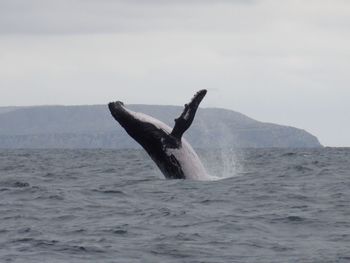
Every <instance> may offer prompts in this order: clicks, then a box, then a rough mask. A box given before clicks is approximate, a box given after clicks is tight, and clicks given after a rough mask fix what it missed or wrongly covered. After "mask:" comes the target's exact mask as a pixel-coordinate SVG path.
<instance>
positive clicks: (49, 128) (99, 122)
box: [0, 105, 322, 149]
mask: <svg viewBox="0 0 350 263" xmlns="http://www.w3.org/2000/svg"><path fill="white" fill-rule="evenodd" d="M128 107H129V108H130V109H132V110H134V111H140V112H144V113H146V114H149V115H151V116H154V117H156V118H157V119H159V120H162V121H163V122H165V123H166V124H168V125H170V126H171V127H173V125H174V118H175V117H177V116H178V115H179V114H180V113H181V112H182V110H183V107H180V106H159V105H129V106H128ZM185 137H186V138H187V139H188V141H190V142H191V144H192V146H194V147H198V148H227V147H230V148H231V147H236V148H263V147H279V148H317V147H322V145H321V144H320V142H319V140H318V139H317V138H316V137H315V136H314V135H312V134H310V133H308V132H306V131H304V130H302V129H297V128H294V127H289V126H283V125H277V124H272V123H264V122H259V121H256V120H254V119H251V118H249V117H247V116H245V115H243V114H241V113H238V112H235V111H232V110H226V109H220V108H200V109H199V110H198V113H197V116H196V119H195V121H194V123H193V125H192V127H191V129H190V130H189V131H188V133H186V135H185ZM0 148H11V149H13V148H116V149H121V148H139V146H138V145H137V143H135V142H134V141H133V140H132V139H130V138H129V136H127V134H126V133H125V131H124V130H122V128H120V127H116V123H115V121H113V119H112V116H111V115H110V113H109V111H108V108H107V105H93V106H33V107H0Z"/></svg>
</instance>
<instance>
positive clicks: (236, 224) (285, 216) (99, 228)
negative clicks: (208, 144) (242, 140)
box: [0, 148, 350, 263]
mask: <svg viewBox="0 0 350 263" xmlns="http://www.w3.org/2000/svg"><path fill="white" fill-rule="evenodd" d="M199 154H200V155H201V158H202V160H203V162H204V163H205V165H206V166H207V168H208V170H209V171H210V173H211V174H213V175H216V176H219V177H222V178H223V179H222V180H217V181H190V180H165V179H164V178H163V176H162V175H161V173H160V172H159V171H158V169H157V167H156V166H155V165H154V163H153V162H152V161H151V160H150V158H149V157H148V156H147V155H146V154H145V153H144V152H143V151H142V150H0V262H26V263H29V262H152V263H153V262H174V263H175V262H193V263H195V262H198V263H199V262H223V263H227V262H249V263H250V262H315V263H316V262H317V263H320V262H350V149H345V148H343V149H341V148H322V149H298V150H295V149H246V150H242V149H241V150H238V149H237V150H230V151H224V152H223V151H219V150H207V151H206V150H201V151H199Z"/></svg>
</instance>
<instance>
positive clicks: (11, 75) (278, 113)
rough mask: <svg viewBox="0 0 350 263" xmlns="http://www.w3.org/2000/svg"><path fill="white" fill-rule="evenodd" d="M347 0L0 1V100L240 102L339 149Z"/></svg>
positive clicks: (349, 22)
mask: <svg viewBox="0 0 350 263" xmlns="http://www.w3.org/2000/svg"><path fill="white" fill-rule="evenodd" d="M349 84H350V1H348V0H201V1H200V0H177V1H175V0H174V1H171V0H60V1H57V0H41V1H40V0H0V90H1V96H0V106H13V105H17V106H28V105H57V104H63V105H78V104H105V103H107V102H109V101H113V100H122V101H124V102H125V103H139V104H173V105H183V104H184V103H186V102H187V101H188V100H189V99H190V98H191V97H192V95H193V93H194V92H195V91H197V90H199V89H203V88H206V89H208V94H207V96H206V98H205V99H204V101H203V104H202V107H221V108H228V109H232V110H235V111H239V112H241V113H243V114H245V115H247V116H249V117H252V118H254V119H257V120H259V121H264V122H273V123H278V124H283V125H289V126H294V127H298V128H302V129H305V130H307V131H309V132H311V133H312V134H314V135H315V136H317V137H318V138H319V140H320V142H321V143H322V144H323V145H325V146H350V136H349V134H350V121H349V115H350V103H349V98H350V87H349Z"/></svg>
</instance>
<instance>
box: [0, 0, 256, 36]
mask: <svg viewBox="0 0 350 263" xmlns="http://www.w3.org/2000/svg"><path fill="white" fill-rule="evenodd" d="M255 2H256V0H234V1H228V0H219V1H210V0H205V1H199V0H187V1H185V0H181V1H160V0H142V1H141V0H131V1H130V0H128V1H125V0H119V1H109V0H102V1H97V0H88V1H81V0H76V1H68V0H61V1H51V0H46V1H39V0H31V1H24V0H11V1H1V2H0V34H87V33H115V32H130V31H131V32H133V31H137V32H139V31H167V30H191V29H193V30H208V29H209V30H210V28H211V27H212V24H213V20H215V21H216V22H215V23H216V24H215V23H214V26H216V28H217V29H218V28H220V27H221V28H226V27H230V25H228V24H229V23H228V21H227V20H228V19H229V13H227V12H226V13H225V12H222V11H223V10H225V9H226V8H233V7H235V6H236V5H242V4H243V5H250V4H253V3H255ZM223 5H224V7H223ZM209 10H212V12H213V13H212V14H211V15H210V14H208V13H209ZM221 13H222V14H221ZM201 14H202V15H203V16H208V15H209V20H206V19H202V17H201ZM210 16H211V18H210ZM217 26H219V27H217ZM231 26H232V25H231Z"/></svg>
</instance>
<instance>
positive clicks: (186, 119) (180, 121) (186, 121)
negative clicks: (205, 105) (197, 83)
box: [171, 89, 207, 139]
mask: <svg viewBox="0 0 350 263" xmlns="http://www.w3.org/2000/svg"><path fill="white" fill-rule="evenodd" d="M205 94H207V91H206V90H205V89H203V90H200V91H198V92H197V93H196V94H195V95H194V97H193V98H192V100H191V101H190V102H189V103H188V104H186V105H185V109H184V111H183V112H182V114H181V115H180V117H178V118H177V119H175V126H174V128H173V130H172V132H171V135H172V136H174V137H175V138H177V139H181V137H182V135H183V134H184V132H185V131H186V130H187V129H188V128H189V127H190V126H191V124H192V122H193V119H194V116H195V115H196V111H197V109H198V106H199V104H200V103H201V101H202V99H203V98H204V96H205Z"/></svg>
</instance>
